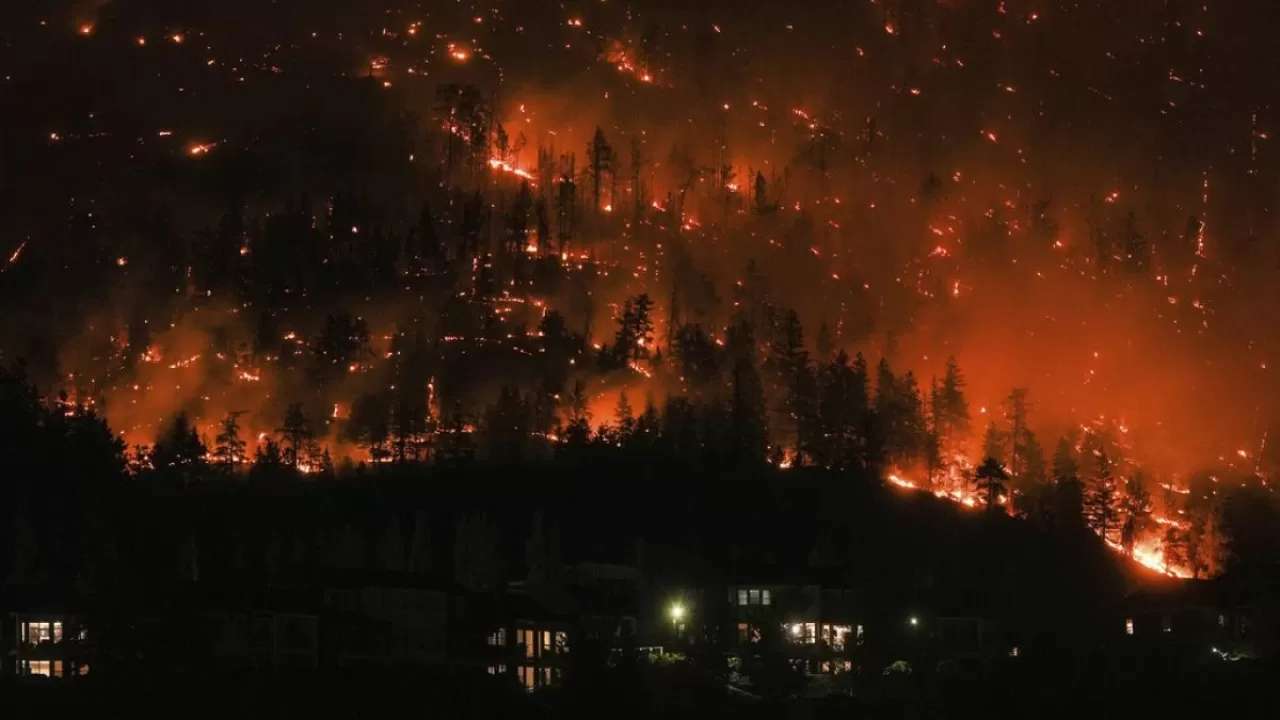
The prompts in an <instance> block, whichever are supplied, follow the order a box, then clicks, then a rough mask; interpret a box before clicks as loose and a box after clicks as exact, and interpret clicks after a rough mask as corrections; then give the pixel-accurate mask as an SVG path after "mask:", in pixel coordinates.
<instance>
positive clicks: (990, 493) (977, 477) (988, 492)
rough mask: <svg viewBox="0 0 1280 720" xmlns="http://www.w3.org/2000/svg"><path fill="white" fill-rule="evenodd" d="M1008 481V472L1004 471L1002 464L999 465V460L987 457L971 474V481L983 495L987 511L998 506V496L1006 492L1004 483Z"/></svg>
mask: <svg viewBox="0 0 1280 720" xmlns="http://www.w3.org/2000/svg"><path fill="white" fill-rule="evenodd" d="M1008 481H1009V473H1008V472H1007V471H1005V469H1004V465H1001V464H1000V461H999V460H996V459H995V458H993V457H987V458H986V459H985V460H983V461H982V464H981V465H979V466H978V469H977V470H976V471H975V472H974V475H973V482H974V484H975V485H976V486H977V488H978V491H979V492H981V493H982V494H983V495H984V496H985V502H986V506H987V510H988V511H993V510H995V509H996V508H997V507H998V505H999V499H1000V496H1001V495H1003V494H1005V493H1006V492H1007V488H1006V485H1005V483H1007V482H1008Z"/></svg>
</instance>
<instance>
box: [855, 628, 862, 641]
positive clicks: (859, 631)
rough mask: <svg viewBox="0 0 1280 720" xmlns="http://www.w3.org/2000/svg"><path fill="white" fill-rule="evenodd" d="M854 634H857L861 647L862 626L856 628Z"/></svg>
mask: <svg viewBox="0 0 1280 720" xmlns="http://www.w3.org/2000/svg"><path fill="white" fill-rule="evenodd" d="M856 632H857V635H856V637H857V638H858V644H859V645H861V644H862V626H861V625H859V626H858V628H857V631H856Z"/></svg>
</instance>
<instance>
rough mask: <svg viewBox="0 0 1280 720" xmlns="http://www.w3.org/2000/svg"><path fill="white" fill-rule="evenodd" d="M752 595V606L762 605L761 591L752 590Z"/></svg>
mask: <svg viewBox="0 0 1280 720" xmlns="http://www.w3.org/2000/svg"><path fill="white" fill-rule="evenodd" d="M750 593H751V604H752V605H759V604H760V591H759V590H751V591H750Z"/></svg>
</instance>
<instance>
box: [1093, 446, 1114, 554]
mask: <svg viewBox="0 0 1280 720" xmlns="http://www.w3.org/2000/svg"><path fill="white" fill-rule="evenodd" d="M1118 501H1119V494H1118V491H1117V488H1116V481H1115V478H1114V477H1113V476H1112V475H1111V460H1110V458H1108V457H1107V453H1106V452H1105V451H1101V452H1099V453H1098V455H1097V466H1096V469H1095V471H1094V475H1093V477H1092V478H1090V480H1089V483H1088V485H1087V487H1086V490H1085V495H1084V510H1085V517H1086V518H1087V519H1088V521H1089V527H1090V528H1092V529H1093V531H1094V532H1096V533H1097V534H1098V537H1101V538H1102V539H1103V540H1106V541H1107V542H1115V541H1116V540H1117V538H1114V537H1113V536H1114V535H1115V534H1116V533H1117V531H1119V529H1120V507H1119V502H1118Z"/></svg>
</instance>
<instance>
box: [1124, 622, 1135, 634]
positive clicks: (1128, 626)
mask: <svg viewBox="0 0 1280 720" xmlns="http://www.w3.org/2000/svg"><path fill="white" fill-rule="evenodd" d="M1124 634H1125V635H1132V634H1133V618H1125V619H1124Z"/></svg>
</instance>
